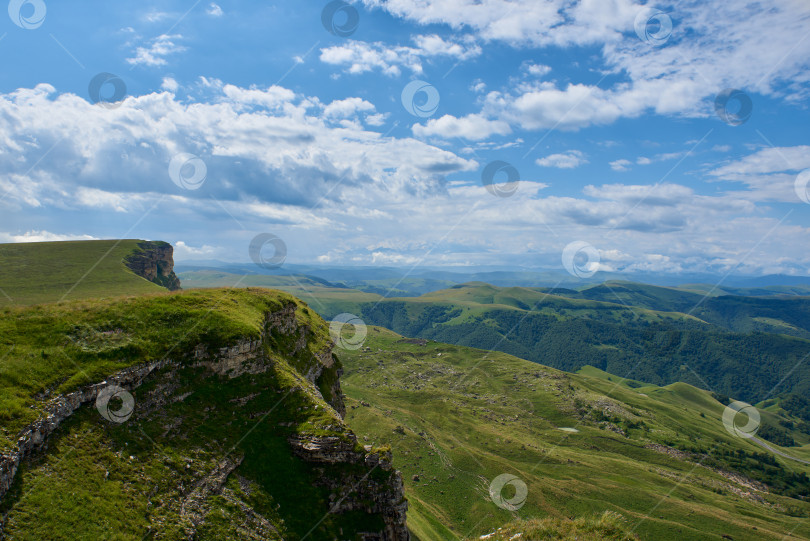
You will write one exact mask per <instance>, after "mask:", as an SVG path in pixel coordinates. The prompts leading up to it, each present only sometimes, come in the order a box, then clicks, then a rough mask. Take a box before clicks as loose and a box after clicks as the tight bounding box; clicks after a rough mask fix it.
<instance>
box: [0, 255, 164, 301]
mask: <svg viewBox="0 0 810 541" xmlns="http://www.w3.org/2000/svg"><path fill="white" fill-rule="evenodd" d="M142 242H144V241H140V240H133V239H126V240H94V241H68V242H31V243H19V244H0V306H9V305H13V304H38V303H43V302H55V301H61V300H72V299H86V298H104V297H113V296H118V295H141V294H144V293H156V292H160V291H166V289H165V288H163V287H161V286H160V285H158V284H155V283H152V282H150V281H149V280H147V279H145V278H142V277H141V276H138V275H136V274H135V273H134V272H133V271H132V270H130V269H129V268H127V266H126V265H125V263H124V261H125V259H126V258H127V257H129V256H131V255H132V254H134V253H137V252H139V251H140V248H139V246H138V244H139V243H142Z"/></svg>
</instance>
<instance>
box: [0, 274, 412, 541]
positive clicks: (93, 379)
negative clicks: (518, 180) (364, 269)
mask: <svg viewBox="0 0 810 541" xmlns="http://www.w3.org/2000/svg"><path fill="white" fill-rule="evenodd" d="M0 331H2V332H3V336H4V337H5V338H8V340H10V341H6V342H2V343H0V355H7V360H8V361H9V362H8V363H7V364H6V365H5V366H7V367H8V369H6V372H8V373H6V374H5V375H6V376H9V377H4V378H0V396H6V397H10V396H14V397H15V400H14V401H13V402H10V401H9V402H8V406H9V407H8V408H6V409H5V410H4V414H3V417H2V419H0V538H32V539H34V538H37V539H45V538H47V539H101V538H111V537H116V538H121V539H125V538H126V539H129V538H132V539H143V538H149V539H284V540H296V539H352V540H356V541H372V540H379V541H405V540H407V539H409V533H408V530H407V528H406V526H405V520H406V510H407V501H406V499H405V497H404V492H403V484H402V476H401V474H400V473H399V472H398V471H396V470H394V469H393V468H392V466H391V454H390V451H389V450H387V449H375V448H372V447H369V446H365V447H364V446H363V445H360V444H359V443H358V441H357V437H356V436H355V434H354V433H353V432H352V431H351V430H350V429H349V428H348V427H347V425H346V424H345V423H344V421H343V411H344V410H345V408H344V405H343V396H342V392H341V387H340V375H341V373H342V367H341V363H340V360H339V359H338V358H337V356H335V355H334V353H333V351H332V348H333V346H334V344H333V343H332V341H331V339H330V336H329V332H328V327H327V325H326V323H325V322H324V321H323V320H322V319H321V318H320V317H319V316H318V315H317V314H315V313H314V312H313V311H312V310H310V309H309V307H308V306H306V305H305V304H304V303H302V302H301V301H299V300H297V299H295V298H294V297H292V296H290V295H287V294H284V293H281V292H277V291H270V290H265V289H255V288H249V289H238V290H234V289H228V290H206V291H187V292H179V293H176V294H173V295H167V296H157V297H154V296H151V297H130V298H126V299H114V300H97V301H92V302H88V301H81V302H76V303H60V304H54V305H47V306H38V307H33V308H20V307H15V308H7V309H4V310H2V311H0ZM6 344H13V346H11V347H7V345H6ZM34 351H36V355H35V356H33V355H32V352H34ZM68 361H69V362H68ZM32 362H35V363H36V370H35V372H36V377H35V378H34V377H30V376H29V377H28V378H24V377H13V376H15V375H14V374H12V373H11V371H13V370H17V369H19V370H20V371H21V372H20V375H24V374H32V373H33V372H34V371H32V369H31V368H32V367H31V366H28V365H27V364H26V363H32ZM65 517H72V518H71V520H65Z"/></svg>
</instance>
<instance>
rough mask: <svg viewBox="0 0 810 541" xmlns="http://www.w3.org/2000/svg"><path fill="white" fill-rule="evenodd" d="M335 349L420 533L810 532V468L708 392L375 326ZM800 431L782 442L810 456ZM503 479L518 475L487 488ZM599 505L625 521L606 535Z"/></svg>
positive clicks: (668, 535)
mask: <svg viewBox="0 0 810 541" xmlns="http://www.w3.org/2000/svg"><path fill="white" fill-rule="evenodd" d="M341 358H342V359H343V362H344V366H345V371H346V374H345V376H344V378H343V381H344V389H345V392H346V394H347V397H348V398H347V411H348V413H347V416H346V419H347V421H348V423H349V425H350V426H351V427H352V428H354V429H355V430H356V431H357V432H358V433H362V434H364V435H365V436H364V438H365V437H368V441H367V442H366V443H369V444H374V445H380V444H381V445H391V447H392V448H393V449H395V451H396V453H395V455H394V466H395V467H396V468H397V469H401V470H402V472H403V477H404V482H405V492H406V495H407V497H408V499H409V502H410V509H409V512H408V525H409V527H410V529H411V530H412V532H413V533H414V535H415V536H416V537H418V538H419V539H422V540H423V541H427V540H435V539H443V540H444V539H475V538H478V537H479V536H482V535H490V534H491V537H489V538H488V539H517V537H514V536H515V535H517V534H518V533H524V534H525V535H523V537H521V539H546V538H550V539H575V538H576V539H625V535H627V534H632V535H638V536H639V538H640V539H642V540H649V541H667V540H677V541H684V540H704V539H705V540H708V539H721V536H727V537H725V538H726V539H734V540H737V541H739V540H750V541H759V540H763V539H774V540H776V539H780V540H795V539H810V522H808V520H807V519H808V517H810V502H808V501H807V497H808V496H810V479H808V477H807V473H808V472H809V471H810V469H809V468H808V466H807V465H804V464H802V463H800V462H795V461H791V460H788V459H783V458H782V457H780V456H775V455H773V454H772V453H770V452H766V451H765V450H764V449H763V448H762V447H760V446H759V445H757V444H756V443H755V442H752V441H749V440H747V439H743V438H739V437H735V436H732V435H731V434H730V433H729V432H728V431H727V430H726V428H725V426H724V424H723V421H722V416H723V413H724V411H725V407H724V405H723V404H721V403H720V402H718V401H717V400H715V399H714V398H713V397H712V396H711V394H710V393H708V392H706V391H702V390H700V389H696V388H695V387H692V386H689V385H686V384H682V383H678V384H674V385H670V386H667V387H657V386H654V385H643V384H640V383H639V382H633V381H628V382H624V381H622V380H621V379H620V378H616V377H615V376H611V375H610V374H606V373H604V372H600V371H598V370H595V369H593V368H589V369H588V370H587V375H586V374H568V373H564V372H560V371H557V370H554V369H551V368H548V367H545V366H540V365H537V364H534V363H531V362H528V361H524V360H521V359H517V358H515V357H512V356H509V355H506V354H503V353H498V352H487V351H482V350H475V349H471V348H465V347H461V346H454V345H448V344H442V343H439V342H432V341H426V340H415V339H405V338H403V337H401V336H399V335H397V334H395V333H393V332H391V331H388V330H385V329H381V328H379V327H370V328H369V329H368V336H367V339H366V341H365V344H364V347H363V348H361V349H358V350H355V351H347V352H344V353H343V354H342V355H341ZM763 419H765V413H763ZM744 423H745V421H744V419H743V420H742V421H741V422H740V423H739V424H744ZM794 436H795V437H797V438H800V439H802V441H803V446H802V447H791V448H780V447H779V446H773V447H774V448H776V449H779V450H781V451H783V452H784V453H785V454H789V455H792V456H796V457H800V458H803V459H810V438H808V437H807V435H802V434H798V433H795V434H794ZM364 441H365V439H364ZM503 475H507V476H509V477H507V478H506V479H509V480H511V481H514V483H512V484H511V486H510V485H509V484H507V485H505V486H504V485H502V484H501V485H500V486H503V490H502V492H500V493H499V492H498V491H497V490H496V491H495V495H494V496H493V486H495V487H496V488H497V486H498V485H496V484H495V483H497V480H498V479H501V482H503V479H504V477H502V476H503ZM511 481H510V482H511ZM521 486H522V487H523V488H524V489H525V490H520V487H521ZM499 495H500V498H499ZM510 500H511V501H512V507H509V505H506V504H505V503H504V501H506V503H507V504H508V503H509V501H510ZM605 511H608V512H609V513H610V514H611V515H610V516H611V517H616V520H612V519H611V520H608V521H605V522H604V523H603V524H602V526H603V527H604V528H602V529H601V530H599V531H597V529H595V528H594V522H596V523H598V522H599V520H596V521H594V520H591V519H590V517H592V516H593V515H597V516H601V515H602V514H603V513H604V512H605ZM617 515H620V518H619V517H617ZM515 518H520V519H525V520H522V521H519V522H517V523H513V520H514V519H515ZM545 518H549V519H550V521H549V522H547V523H544V522H543V521H542V520H540V519H545ZM569 518H574V519H575V520H574V521H569ZM535 519H538V520H535ZM619 525H620V526H621V527H619ZM498 528H503V530H501V531H500V532H498V530H497V529H498ZM532 532H534V533H532ZM537 532H544V535H548V536H549V537H542V536H540V535H539V534H537ZM572 532H573V533H572ZM576 532H578V535H575V533H576ZM507 534H508V535H507ZM569 534H570V535H569ZM532 535H538V536H537V537H533V536H532Z"/></svg>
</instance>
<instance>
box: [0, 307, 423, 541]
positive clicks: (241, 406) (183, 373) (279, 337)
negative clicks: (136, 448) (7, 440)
mask: <svg viewBox="0 0 810 541" xmlns="http://www.w3.org/2000/svg"><path fill="white" fill-rule="evenodd" d="M300 309H301V306H300V305H296V304H293V303H290V304H287V305H286V306H284V307H283V308H282V309H280V310H277V311H274V312H270V313H267V314H266V317H265V320H264V324H263V329H262V332H261V335H260V337H259V339H255V338H254V339H248V338H245V339H244V340H241V341H238V342H236V343H233V344H232V345H230V346H227V347H222V348H218V349H216V350H211V349H210V347H209V346H206V345H204V344H199V345H197V346H196V347H191V348H189V349H186V350H185V352H178V354H177V356H175V357H174V358H167V359H161V360H156V361H152V362H148V363H143V364H140V365H137V366H133V367H130V368H127V369H125V370H122V371H119V372H118V373H116V374H114V375H112V376H110V377H108V378H106V380H105V381H102V382H99V383H96V384H92V385H87V386H83V387H82V388H80V389H78V390H76V391H74V392H71V393H69V394H65V395H61V396H55V397H51V398H50V399H49V400H48V402H47V404H46V405H45V407H44V408H43V411H45V415H44V416H43V417H41V418H40V420H38V421H37V422H35V423H33V424H32V425H30V426H28V427H26V429H25V430H23V431H22V432H21V433H20V435H19V438H18V441H17V449H16V450H14V451H13V452H7V453H5V454H3V455H0V500H2V498H3V496H4V495H6V493H7V492H8V491H9V489H10V488H11V487H12V486H13V483H14V480H15V474H16V473H17V470H18V469H19V467H20V465H21V462H22V461H23V460H24V459H26V457H31V456H35V455H37V454H39V453H43V452H44V450H45V449H46V448H47V445H48V440H49V439H51V438H53V437H56V436H55V435H54V433H55V432H57V431H58V429H59V427H60V425H61V424H63V422H64V421H65V420H66V419H67V418H69V417H70V416H72V415H74V414H75V413H77V412H80V411H83V410H82V406H83V405H84V406H85V409H86V408H92V403H93V402H95V401H96V399H97V397H98V396H99V393H100V392H101V391H102V390H103V389H105V388H107V387H108V386H110V385H116V386H119V387H121V388H123V389H126V390H128V391H129V392H131V393H132V394H133V395H135V398H134V401H135V404H136V408H135V413H134V415H133V417H132V420H131V421H128V422H130V423H134V425H130V426H138V427H139V428H138V431H141V433H144V434H145V432H143V427H144V426H147V427H149V426H154V425H155V424H157V425H162V426H164V427H165V432H164V433H163V434H162V436H167V435H168V436H170V437H171V438H173V439H170V440H168V441H170V442H174V441H183V442H184V443H183V446H186V445H188V444H187V442H188V441H192V440H193V438H194V432H193V431H194V430H197V429H199V427H200V426H203V427H204V430H205V433H206V434H210V432H211V430H213V429H216V427H218V426H221V425H231V424H232V423H233V422H234V421H236V420H238V419H239V418H240V416H243V417H244V418H245V419H249V420H248V421H247V424H248V425H249V426H252V427H253V428H251V431H253V430H254V429H255V430H257V431H258V430H264V431H266V432H265V434H264V435H262V436H261V438H260V441H261V440H265V439H267V438H268V437H271V438H272V437H282V438H284V441H286V442H287V445H288V446H289V452H290V453H291V456H294V457H297V458H298V459H300V460H301V461H302V462H303V463H305V464H308V465H309V466H307V468H309V470H308V471H311V472H313V473H312V475H313V476H312V477H311V480H310V481H309V482H311V484H312V485H313V486H314V487H316V488H317V489H318V490H322V491H326V492H327V493H328V500H329V503H328V509H326V513H327V515H342V514H348V515H351V516H354V517H356V516H357V514H358V513H359V514H360V516H369V517H379V518H376V519H374V520H378V521H380V522H379V523H381V524H382V527H376V528H373V529H370V530H368V531H365V530H361V531H359V532H355V534H354V537H352V538H357V539H363V540H367V541H371V540H380V541H404V540H408V539H409V534H408V530H407V528H406V526H405V519H406V511H407V500H406V499H405V497H404V492H403V484H402V478H401V475H400V474H399V472H397V471H395V470H393V469H392V467H391V456H390V452H388V451H379V450H376V451H375V450H372V449H371V448H370V447H365V448H364V447H363V446H361V445H359V444H358V442H357V438H356V437H355V435H354V434H353V433H352V432H351V431H350V430H349V429H348V428H347V427H346V426H345V425H344V424H343V422H342V418H343V411H344V409H345V408H344V406H343V398H342V393H341V390H340V381H339V375H340V372H341V369H340V363H339V361H338V360H337V359H336V358H335V357H334V356H333V355H332V352H331V347H325V348H322V346H314V345H313V344H316V343H318V344H323V342H319V341H318V340H316V337H315V331H313V329H311V328H310V327H309V326H308V325H306V324H302V323H301V322H300V320H299V318H298V317H297V310H300ZM304 310H306V308H304ZM321 324H322V322H321ZM318 332H320V331H318ZM313 350H314V352H315V353H313ZM282 358H283V361H282ZM287 363H288V364H287ZM290 365H292V366H293V367H294V370H289V366H290ZM281 381H287V382H288V383H285V384H284V385H283V386H282V385H279V382H281ZM229 382H234V383H233V384H231V383H229ZM289 382H293V383H292V384H289ZM230 386H233V388H232V389H231V388H229V387H230ZM247 391H250V392H247ZM211 392H214V393H216V394H217V395H227V396H229V393H230V394H233V396H234V398H228V399H225V400H224V403H225V404H226V405H227V407H225V408H222V407H221V406H216V405H215V404H213V403H211V401H210V400H211V399H210V398H208V399H206V401H205V402H203V405H204V406H199V405H196V404H198V402H193V401H194V399H193V398H192V399H189V397H190V396H191V397H194V396H205V397H211V396H212V395H211V394H210V393H211ZM278 395H281V398H278ZM288 397H290V398H289V399H288ZM268 399H269V400H268ZM197 400H199V399H197ZM285 400H286V401H285ZM189 402H193V404H189ZM264 403H269V404H272V407H270V408H266V407H265V406H263V405H262V404H264ZM280 404H283V406H280ZM228 408H231V409H232V411H223V410H227V409H228ZM285 409H286V411H285ZM200 410H203V411H200ZM265 410H266V411H265ZM327 410H328V411H327ZM313 412H315V413H317V415H319V416H320V417H313ZM217 415H219V417H216V416H217ZM192 417H193V418H192ZM316 418H317V419H320V421H315V420H313V419H316ZM271 419H275V421H274V422H273V423H272V424H271V423H270V420H271ZM279 419H283V421H279ZM138 423H142V424H138ZM102 426H104V425H103V424H102ZM122 426H126V425H122ZM274 426H275V427H277V428H273V427H274ZM131 430H132V431H133V432H137V431H136V430H135V429H134V428H132V429H131ZM251 431H248V432H247V434H250V432H251ZM247 434H246V435H245V437H246V436H247ZM242 439H243V438H242ZM242 439H239V441H237V442H236V444H235V445H233V446H231V444H230V443H227V444H226V447H228V448H229V449H230V450H228V451H227V452H226V453H225V454H224V455H222V454H217V453H213V454H211V453H209V451H210V446H209V447H206V444H205V443H204V444H202V445H201V446H200V447H199V449H197V450H195V451H194V454H196V455H198V456H201V457H204V456H208V459H207V462H206V461H204V460H202V459H200V458H195V459H192V458H188V459H187V460H188V463H187V464H186V465H185V468H186V469H189V470H191V471H192V472H193V471H194V470H195V469H196V468H199V470H200V471H199V474H198V475H197V476H195V477H192V478H190V479H188V480H187V481H185V482H178V484H179V488H178V487H172V490H177V491H178V492H177V493H172V495H171V496H169V497H166V496H161V497H160V498H159V500H161V501H162V502H164V503H163V504H162V505H163V507H162V508H157V509H153V511H152V513H154V515H155V516H163V517H164V518H161V519H160V521H158V520H157V519H153V524H154V526H150V531H151V532H152V534H155V533H157V534H158V535H157V537H155V538H162V537H171V534H168V533H166V531H169V530H166V528H168V527H169V526H168V524H169V523H171V522H175V523H176V524H178V525H179V526H177V528H178V531H179V532H181V535H182V536H183V537H186V538H188V539H193V538H197V537H199V536H200V535H201V534H200V532H202V531H205V530H204V529H205V528H206V527H208V526H207V522H208V520H207V518H206V517H208V516H209V513H211V512H212V510H214V509H216V508H217V506H218V505H220V506H221V504H215V503H212V502H213V501H215V500H216V499H219V500H216V501H221V500H222V499H224V500H225V501H227V502H229V504H230V505H231V506H232V507H233V508H234V509H237V510H238V512H239V531H240V532H241V533H240V534H239V535H238V536H237V538H245V539H278V538H283V531H279V528H282V527H283V523H284V521H283V520H282V521H281V523H279V522H278V521H273V520H272V517H269V516H267V515H266V513H265V511H262V510H261V509H256V508H254V507H252V505H251V504H250V498H247V499H246V498H245V496H244V494H243V493H242V491H240V489H239V488H238V487H239V486H241V487H243V489H244V492H245V493H248V494H249V493H250V491H251V490H250V489H249V488H246V487H250V486H255V484H252V482H251V481H250V480H249V479H247V478H246V477H242V475H241V474H240V469H239V468H240V465H241V464H242V462H243V460H245V457H246V456H247V455H246V453H247V452H246V451H245V450H244V449H239V443H240V442H241V441H242ZM153 440H156V441H153ZM149 441H150V443H151V444H152V445H164V444H163V443H162V442H161V440H160V436H158V435H155V434H153V436H151V437H150V440H149ZM156 442H157V443H156ZM216 443H217V442H212V443H211V445H213V446H214V447H215V446H216ZM220 448H221V447H220ZM206 453H208V454H206ZM129 458H130V459H132V457H129ZM252 460H253V462H254V463H255V461H256V460H259V461H263V460H264V459H263V458H262V457H261V456H259V457H254V458H253V459H252ZM254 467H255V466H254ZM278 467H281V468H284V467H286V466H284V465H278ZM186 469H182V470H181V473H180V475H181V476H182V475H184V474H187V471H188V470H186ZM186 476H187V475H186ZM187 477H188V476H187ZM234 478H235V479H237V480H238V485H237V487H234V486H231V485H232V484H231V485H229V484H228V481H229V479H230V480H233V479H234ZM158 485H159V483H158V484H156V485H155V490H157V487H158ZM151 497H152V496H150V498H151ZM156 499H158V498H156ZM150 501H151V499H150ZM4 503H5V502H4ZM150 505H152V504H151V503H150ZM322 512H323V511H318V513H322ZM348 515H347V516H348ZM166 516H168V517H169V518H168V519H167V518H165V517H166ZM321 520H323V519H321ZM374 520H371V521H370V522H368V523H369V524H374V523H375V522H374ZM279 524H281V526H279ZM153 528H154V529H153ZM342 528H343V527H341V532H342V531H343V530H342ZM161 529H163V533H162V534H161V533H160V532H161ZM245 532H247V533H245ZM346 533H348V532H346ZM12 534H13V532H12ZM2 536H3V523H2V522H0V537H2ZM12 536H13V535H12Z"/></svg>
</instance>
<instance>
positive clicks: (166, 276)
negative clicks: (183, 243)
mask: <svg viewBox="0 0 810 541" xmlns="http://www.w3.org/2000/svg"><path fill="white" fill-rule="evenodd" d="M138 247H139V248H140V251H138V252H135V253H134V254H132V255H131V256H129V257H128V258H126V260H125V261H124V264H125V265H126V266H127V267H128V268H129V269H130V270H132V272H134V273H135V274H137V275H138V276H142V277H144V278H146V279H147V280H149V281H150V282H154V283H156V284H158V285H160V286H163V287H165V288H167V289H168V290H169V291H175V290H178V289H180V279H179V278H178V277H177V276H176V275H175V274H174V259H173V258H172V255H173V254H174V248H172V245H171V244H169V243H167V242H161V241H145V242H140V243H138Z"/></svg>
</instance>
